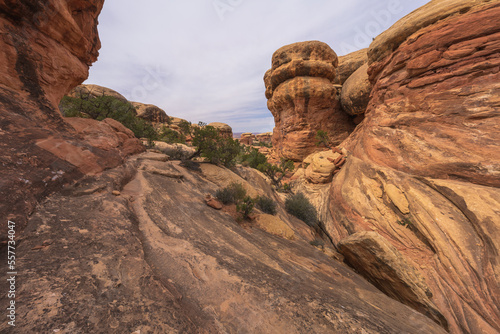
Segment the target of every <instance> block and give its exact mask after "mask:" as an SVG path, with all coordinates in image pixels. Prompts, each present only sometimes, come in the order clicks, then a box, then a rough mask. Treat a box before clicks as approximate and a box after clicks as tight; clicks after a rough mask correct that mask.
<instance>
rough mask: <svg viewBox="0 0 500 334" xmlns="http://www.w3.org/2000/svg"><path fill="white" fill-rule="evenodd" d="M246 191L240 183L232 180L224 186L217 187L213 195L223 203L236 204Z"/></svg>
mask: <svg viewBox="0 0 500 334" xmlns="http://www.w3.org/2000/svg"><path fill="white" fill-rule="evenodd" d="M246 195H247V191H246V190H245V188H243V185H242V184H241V183H237V182H233V183H231V184H230V185H228V186H227V187H225V188H221V189H218V190H217V191H216V192H215V197H216V198H217V199H218V200H219V201H221V202H222V203H223V204H236V203H238V202H239V201H241V200H243V199H244V198H245V196H246Z"/></svg>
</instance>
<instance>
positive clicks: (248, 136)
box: [240, 132, 255, 145]
mask: <svg viewBox="0 0 500 334" xmlns="http://www.w3.org/2000/svg"><path fill="white" fill-rule="evenodd" d="M254 140H255V135H254V134H253V133H251V132H245V133H242V134H241V136H240V143H242V144H244V145H253V141H254Z"/></svg>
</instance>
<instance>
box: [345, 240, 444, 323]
mask: <svg viewBox="0 0 500 334" xmlns="http://www.w3.org/2000/svg"><path fill="white" fill-rule="evenodd" d="M338 247H339V252H340V253H341V254H342V255H344V258H345V261H346V262H347V263H349V265H350V266H351V267H353V268H355V269H356V271H357V272H358V273H360V274H361V275H363V276H364V277H366V278H368V280H369V281H370V282H372V283H373V284H375V286H377V287H378V288H379V289H380V290H381V291H383V292H384V293H386V294H387V295H389V296H391V297H392V298H394V299H396V300H400V301H401V302H404V303H405V304H407V305H411V306H412V307H413V308H415V309H417V310H419V311H420V312H422V313H423V314H425V315H427V316H428V317H429V318H431V319H433V320H434V321H435V322H437V323H438V324H440V325H441V326H443V328H447V327H448V323H447V321H446V319H445V318H444V317H443V315H442V314H441V313H439V311H438V310H437V309H436V306H435V305H434V304H433V303H432V302H431V301H430V299H429V297H432V293H431V292H430V289H429V287H428V286H427V284H426V283H425V280H424V278H423V277H422V275H421V274H420V273H419V272H418V271H417V270H416V269H415V267H414V266H413V265H411V264H409V263H408V262H407V261H406V260H405V259H404V257H402V255H401V253H399V251H398V250H397V249H396V248H395V247H394V246H393V245H391V244H390V243H389V242H387V241H386V240H385V239H384V238H383V237H382V236H380V234H378V233H376V232H359V233H355V234H353V235H351V236H349V237H348V238H346V239H343V240H341V241H340V243H339V245H338Z"/></svg>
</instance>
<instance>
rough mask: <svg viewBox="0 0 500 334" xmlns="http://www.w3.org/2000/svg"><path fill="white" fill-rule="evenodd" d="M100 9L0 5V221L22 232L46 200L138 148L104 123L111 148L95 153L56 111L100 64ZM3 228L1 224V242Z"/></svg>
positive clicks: (55, 1) (71, 4)
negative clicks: (92, 66)
mask: <svg viewBox="0 0 500 334" xmlns="http://www.w3.org/2000/svg"><path fill="white" fill-rule="evenodd" d="M102 5H103V0H92V1H76V0H71V1H61V0H49V1H31V2H27V1H13V0H8V1H2V2H0V11H1V12H2V15H1V16H0V30H1V31H2V34H1V35H0V156H1V161H2V165H1V166H0V180H1V181H0V197H1V198H2V200H1V201H0V216H1V217H3V218H2V219H3V222H5V219H11V220H15V221H16V227H17V233H19V234H21V233H22V230H23V228H24V226H25V222H26V219H27V216H28V215H29V214H30V213H31V212H32V211H33V209H34V207H35V206H36V204H37V203H38V202H39V201H40V200H41V199H42V198H43V197H44V196H46V195H47V194H50V193H51V192H53V191H55V190H58V189H60V188H61V187H62V186H63V185H65V184H68V183H72V182H73V181H74V180H76V179H79V178H81V177H82V176H84V174H85V173H87V172H90V173H95V172H100V171H102V170H104V169H106V168H112V167H115V166H117V165H118V164H120V163H122V161H123V159H122V158H123V157H124V156H125V155H127V154H129V153H136V152H139V151H142V150H143V148H142V147H141V146H139V145H138V146H135V144H136V143H135V144H134V143H133V141H135V139H131V138H128V136H127V134H126V133H123V132H119V131H117V132H116V133H112V131H111V130H112V129H110V128H109V126H104V125H103V126H102V128H106V130H105V131H106V134H105V136H107V137H108V138H109V139H111V138H112V140H113V143H109V145H108V144H105V145H104V146H106V147H110V146H112V147H114V148H112V149H110V150H107V149H104V148H103V147H94V146H92V145H91V144H90V143H89V142H88V141H87V140H85V139H84V138H83V137H84V135H83V134H79V133H75V129H74V128H73V127H72V126H71V125H70V124H68V123H67V122H66V121H65V120H64V119H63V118H62V116H61V114H60V113H59V111H58V104H59V101H60V100H61V98H62V97H63V96H64V95H65V94H66V93H67V92H68V91H69V90H70V89H71V88H73V87H75V86H77V85H78V84H80V83H81V82H82V81H83V80H85V79H86V78H87V76H88V68H89V65H90V64H91V63H92V62H94V61H95V60H96V59H97V55H98V49H99V47H100V41H99V37H98V33H97V16H98V14H99V12H100V11H101V8H102ZM115 137H119V142H118V143H117V142H114V139H115ZM87 139H89V137H88V136H87ZM126 141H129V142H128V143H125V142H126ZM134 146H135V147H137V148H138V150H135V152H133V151H134V149H133V147H134ZM124 147H129V148H130V150H129V151H128V152H127V153H125V152H124V151H122V148H124ZM6 228H7V224H5V223H2V224H1V225H0V240H1V241H5V239H6V237H7V233H6Z"/></svg>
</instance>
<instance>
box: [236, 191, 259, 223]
mask: <svg viewBox="0 0 500 334" xmlns="http://www.w3.org/2000/svg"><path fill="white" fill-rule="evenodd" d="M254 206H255V202H254V200H253V199H252V198H251V197H250V196H245V197H244V198H243V199H242V200H241V201H240V202H238V204H236V210H237V211H238V212H239V213H240V214H241V216H242V218H243V219H247V218H248V216H249V215H250V213H252V210H253V208H254Z"/></svg>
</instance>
